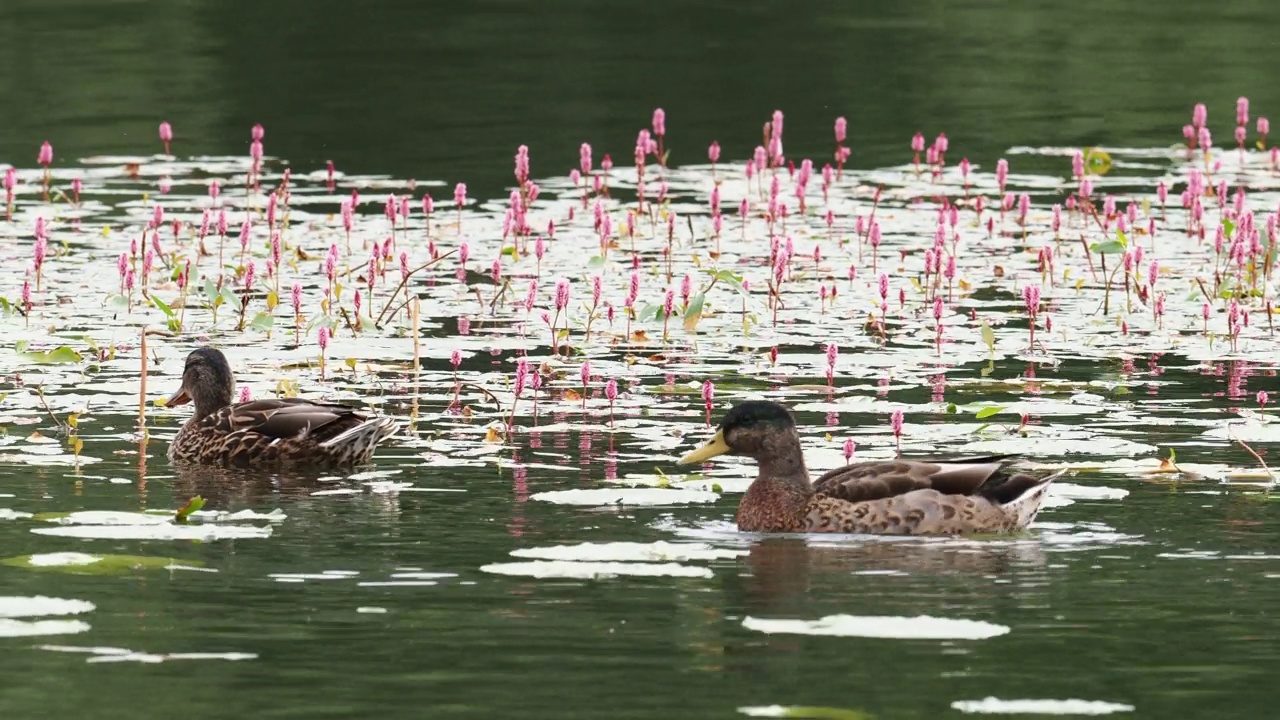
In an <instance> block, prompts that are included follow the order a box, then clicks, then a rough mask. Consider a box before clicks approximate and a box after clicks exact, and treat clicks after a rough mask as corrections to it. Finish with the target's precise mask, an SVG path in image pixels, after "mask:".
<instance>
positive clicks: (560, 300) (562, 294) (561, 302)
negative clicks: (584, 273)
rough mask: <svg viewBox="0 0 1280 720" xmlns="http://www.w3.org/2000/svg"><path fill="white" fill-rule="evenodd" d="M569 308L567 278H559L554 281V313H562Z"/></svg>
mask: <svg viewBox="0 0 1280 720" xmlns="http://www.w3.org/2000/svg"><path fill="white" fill-rule="evenodd" d="M568 306H569V280H568V278H560V279H559V280H556V311H557V312H559V311H562V310H564V309H565V308H566V307H568Z"/></svg>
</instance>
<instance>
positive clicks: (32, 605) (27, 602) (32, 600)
mask: <svg viewBox="0 0 1280 720" xmlns="http://www.w3.org/2000/svg"><path fill="white" fill-rule="evenodd" d="M93 609H94V605H93V603H91V602H89V601H88V600H67V599H65V598H56V597H46V596H44V595H31V596H23V595H9V596H0V618H20V617H42V616H48V615H79V614H80V613H87V612H90V611H92V610H93Z"/></svg>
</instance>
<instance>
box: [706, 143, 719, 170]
mask: <svg viewBox="0 0 1280 720" xmlns="http://www.w3.org/2000/svg"><path fill="white" fill-rule="evenodd" d="M707 159H708V160H710V161H711V164H712V165H714V164H716V163H718V162H720V143H718V142H716V141H714V140H713V141H712V142H711V145H709V146H707Z"/></svg>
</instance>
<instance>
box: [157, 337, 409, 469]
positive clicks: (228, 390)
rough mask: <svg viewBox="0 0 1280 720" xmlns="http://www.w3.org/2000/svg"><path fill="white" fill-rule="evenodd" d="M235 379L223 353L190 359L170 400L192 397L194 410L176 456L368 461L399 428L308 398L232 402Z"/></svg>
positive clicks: (303, 463) (264, 461)
mask: <svg viewBox="0 0 1280 720" xmlns="http://www.w3.org/2000/svg"><path fill="white" fill-rule="evenodd" d="M234 389H235V378H234V377H233V376H232V374H231V366H230V365H229V364H228V363H227V358H226V356H225V355H223V354H222V351H220V350H218V349H216V348H211V347H202V348H199V349H197V350H194V351H192V353H191V354H190V355H188V356H187V364H186V367H184V368H183V370H182V386H181V387H179V388H178V391H177V392H175V393H174V394H173V395H172V396H170V397H169V398H168V399H167V400H166V401H165V405H166V406H168V405H182V404H184V403H187V402H190V403H192V404H193V405H194V406H195V414H194V415H192V416H191V419H190V420H187V422H185V423H184V424H183V425H182V428H181V429H180V430H179V431H178V434H177V435H176V436H175V437H174V438H173V443H172V444H171V445H170V446H169V459H170V460H181V461H188V462H197V463H206V464H212V465H226V466H234V467H274V468H279V467H294V468H299V467H317V468H319V467H333V466H342V465H356V464H360V463H364V462H368V460H369V458H370V457H372V455H373V450H374V448H376V447H377V445H378V443H379V442H381V441H382V440H383V439H385V438H386V437H387V436H389V435H391V434H392V433H394V432H395V431H396V427H397V426H396V423H395V421H393V420H391V419H390V418H386V417H369V416H366V415H363V414H361V413H359V412H357V409H356V408H353V407H348V406H346V405H335V404H330V403H317V402H312V401H310V400H303V399H301V398H280V399H264V400H251V401H249V402H244V403H237V404H234V405H233V404H232V403H231V396H232V391H233V390H234Z"/></svg>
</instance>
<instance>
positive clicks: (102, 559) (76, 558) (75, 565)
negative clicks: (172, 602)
mask: <svg viewBox="0 0 1280 720" xmlns="http://www.w3.org/2000/svg"><path fill="white" fill-rule="evenodd" d="M0 565H8V566H9V567H16V568H25V569H27V570H36V571H41V572H63V573H70V574H72V575H122V574H124V573H128V572H131V571H137V570H168V569H172V568H173V567H175V566H187V567H201V566H203V565H204V562H203V561H200V560H178V561H175V560H174V559H172V558H164V557H152V556H147V555H98V554H89V553H79V552H56V553H40V554H36V555H19V556H17V557H10V558H4V559H3V560H0Z"/></svg>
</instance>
